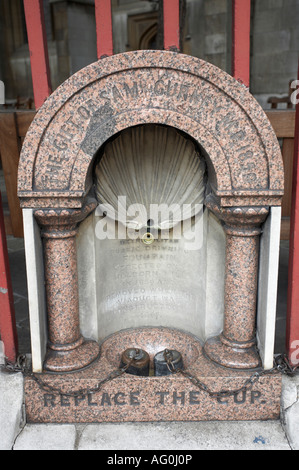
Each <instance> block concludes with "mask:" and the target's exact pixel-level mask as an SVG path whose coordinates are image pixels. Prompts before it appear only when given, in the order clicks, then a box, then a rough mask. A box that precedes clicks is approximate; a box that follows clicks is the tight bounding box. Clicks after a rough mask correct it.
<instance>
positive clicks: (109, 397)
mask: <svg viewBox="0 0 299 470" xmlns="http://www.w3.org/2000/svg"><path fill="white" fill-rule="evenodd" d="M203 396H205V399H206V397H207V395H204V394H203V392H200V391H198V390H195V389H194V390H187V391H186V390H174V391H169V390H161V391H157V392H155V393H153V394H149V396H147V394H146V392H142V391H140V390H132V391H127V392H119V391H117V392H112V393H108V392H101V393H96V394H95V393H94V394H90V393H89V394H88V393H87V394H84V395H78V396H74V397H72V396H69V395H63V394H61V395H55V394H53V393H44V394H43V406H44V407H45V408H56V407H59V406H60V407H63V408H65V407H66V408H67V407H72V408H75V409H76V408H82V407H98V408H101V409H104V408H106V409H107V408H111V407H123V406H129V407H139V406H140V405H142V404H143V402H144V401H146V402H147V403H149V402H148V400H149V399H150V403H152V404H153V405H154V406H161V407H163V408H164V407H193V406H196V405H201V404H202V399H203ZM265 403H266V400H264V399H263V398H262V392H260V391H259V390H250V391H246V390H244V391H242V392H240V393H239V394H237V395H233V396H231V397H226V398H223V397H222V398H216V399H215V404H218V405H222V406H228V405H235V406H242V405H244V406H248V405H254V406H260V404H265Z"/></svg>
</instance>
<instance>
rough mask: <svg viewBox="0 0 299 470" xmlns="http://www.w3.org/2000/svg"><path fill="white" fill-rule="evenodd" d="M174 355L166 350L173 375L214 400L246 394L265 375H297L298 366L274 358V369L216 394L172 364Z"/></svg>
mask: <svg viewBox="0 0 299 470" xmlns="http://www.w3.org/2000/svg"><path fill="white" fill-rule="evenodd" d="M171 356H172V354H171V351H168V350H165V351H164V359H165V361H166V364H167V367H168V369H169V371H170V372H171V373H172V374H174V375H175V374H181V375H183V376H184V377H186V378H187V379H188V380H190V382H191V383H192V384H193V385H195V386H196V387H197V388H199V389H200V390H202V391H204V392H206V393H207V394H208V395H209V396H210V397H212V398H223V397H229V396H233V395H238V394H239V393H241V392H245V391H247V390H249V389H250V388H252V386H253V385H254V384H255V383H256V382H257V381H258V380H259V378H260V377H262V376H264V375H270V374H273V373H275V372H281V373H283V374H286V375H290V376H293V375H294V374H295V371H296V369H297V367H298V366H296V367H291V365H290V363H289V361H288V359H287V357H286V356H285V355H283V354H281V355H279V356H277V357H275V358H274V363H275V365H274V366H273V367H272V369H269V370H261V371H259V372H254V373H253V374H252V375H251V376H250V377H249V378H248V379H247V380H246V381H245V382H244V384H243V385H242V386H241V387H239V388H236V389H233V390H220V391H217V392H214V391H213V390H211V389H210V388H209V387H208V386H207V385H206V384H205V383H203V382H201V381H200V380H199V379H198V378H197V377H195V376H194V375H192V374H191V373H190V372H188V371H187V370H184V369H180V368H175V366H174V364H173V362H172V357H171Z"/></svg>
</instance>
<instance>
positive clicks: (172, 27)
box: [0, 0, 299, 357]
mask: <svg viewBox="0 0 299 470" xmlns="http://www.w3.org/2000/svg"><path fill="white" fill-rule="evenodd" d="M42 5H43V2H42V0H24V7H25V15H26V24H27V31H28V42H29V49H30V58H31V70H32V80H33V89H34V99H35V106H36V109H38V108H39V107H40V106H41V105H42V104H43V102H44V101H45V100H46V99H47V97H48V96H49V95H50V93H51V80H50V68H49V58H48V50H47V42H46V33H45V23H44V13H43V6H42ZM179 11H180V8H179V0H163V16H164V49H166V50H169V49H170V50H171V49H176V50H179V47H180V17H179ZM95 18H96V32H97V56H98V58H99V59H100V58H102V57H105V56H111V55H112V54H113V36H112V14H111V0H95ZM232 75H233V76H234V77H235V78H236V79H237V80H239V81H240V82H242V83H244V85H246V86H247V87H249V84H250V0H233V2H232ZM298 135H299V110H298V106H297V120H296V144H295V157H296V158H295V171H294V190H293V215H292V230H291V232H292V233H291V241H290V281H289V298H288V330H287V344H288V352H289V353H291V350H290V347H291V343H292V341H294V340H296V339H297V338H298V339H299V316H298V314H297V308H298V307H297V306H298V305H299V289H298V293H297V291H296V289H295V285H296V283H297V282H298V281H299V252H298V250H299V248H297V247H299V221H298V217H297V212H298V207H299V191H298V190H297V182H298V181H299V169H298V164H297V161H298V156H299V143H298V142H299V139H298ZM0 215H1V214H0ZM0 219H1V220H3V217H2V216H1V217H0ZM4 238H5V237H4V225H3V224H2V223H1V240H2V245H1V247H0V248H1V253H0V257H1V259H0V263H2V264H1V266H4V268H3V269H4V271H3V274H4V276H6V278H7V276H8V278H9V270H8V267H7V265H6V264H5V261H6V260H7V255H6V250H5V243H4ZM0 287H2V285H1V286H0ZM4 289H5V288H4ZM7 305H9V302H8V303H7ZM12 311H13V308H12V305H10V307H8V306H7V307H5V310H3V314H2V322H1V323H0V329H1V330H0V331H1V335H2V338H4V342H5V346H6V351H12V353H11V354H12V355H11V357H13V351H16V349H17V348H16V344H17V343H16V335H15V328H14V327H13V318H14V317H13V314H12ZM4 317H5V318H4ZM4 330H5V331H6V330H7V332H9V331H10V333H8V334H7V335H6V334H5V331H4ZM9 354H10V353H9Z"/></svg>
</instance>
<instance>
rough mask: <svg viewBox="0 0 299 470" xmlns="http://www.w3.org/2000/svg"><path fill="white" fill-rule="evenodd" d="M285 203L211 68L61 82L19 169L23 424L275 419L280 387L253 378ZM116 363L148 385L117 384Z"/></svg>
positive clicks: (254, 121)
mask: <svg viewBox="0 0 299 470" xmlns="http://www.w3.org/2000/svg"><path fill="white" fill-rule="evenodd" d="M282 196H283V165H282V158H281V154H280V148H279V145H278V142H277V139H276V137H275V134H274V131H273V129H272V128H271V126H270V124H269V122H268V120H267V117H266V116H265V114H264V112H263V110H262V109H261V108H260V106H259V105H258V103H257V102H256V101H255V99H254V98H253V97H252V96H251V95H250V93H249V92H248V90H247V89H246V88H245V87H244V86H243V85H241V84H240V83H238V82H236V81H235V80H234V79H233V78H232V77H230V76H229V75H227V74H226V73H224V72H223V71H221V70H219V69H217V68H216V67H214V66H213V65H211V64H208V63H206V62H204V61H201V60H198V59H195V58H192V57H188V56H184V55H182V54H176V53H173V52H162V51H143V52H132V53H127V54H120V55H116V56H113V57H111V58H106V59H103V60H101V61H99V62H96V63H95V64H92V65H90V66H88V67H86V68H84V69H82V70H81V71H80V72H78V73H77V74H75V75H74V76H72V77H70V79H69V80H67V81H66V82H65V83H64V84H63V85H61V86H60V87H59V88H58V89H57V90H56V91H55V92H54V93H53V94H52V95H51V97H50V98H49V99H48V100H47V101H46V102H45V104H44V105H43V106H42V108H41V109H40V111H39V112H38V113H37V115H36V117H35V120H34V122H33V123H32V125H31V128H30V129H29V131H28V134H27V136H26V140H25V142H24V145H23V149H22V155H21V161H20V169H19V197H20V200H21V205H22V208H23V213H24V226H25V247H26V260H27V270H28V288H29V303H30V322H31V340H32V373H31V374H28V376H27V377H26V379H25V394H26V399H25V401H26V412H27V419H28V421H30V422H102V421H107V422H109V421H110V422H116V421H163V420H172V421H174V420H184V421H189V420H190V421H193V420H215V419H219V420H225V419H227V420H228V419H234V420H235V419H271V418H272V419H274V418H277V417H278V416H279V406H280V405H279V404H280V393H281V378H280V376H279V375H278V374H275V373H271V374H270V373H269V374H266V373H265V372H266V371H267V370H268V369H271V367H272V365H273V345H274V330H275V329H274V324H275V302H273V301H272V303H271V302H270V301H269V298H270V292H271V295H272V296H273V292H274V294H275V290H276V287H277V286H276V284H275V282H277V276H276V281H275V273H276V275H277V265H278V247H279V227H280V205H281V199H282ZM270 271H271V275H270ZM273 273H274V276H273ZM165 350H166V351H174V350H175V351H177V352H179V358H180V362H178V363H179V364H180V369H179V371H174V370H172V372H171V370H170V369H172V365H174V362H175V361H174V358H175V357H176V356H174V355H173V356H167V355H165V353H164V352H165ZM124 351H126V353H127V356H124ZM132 351H133V352H132ZM162 351H163V354H162V355H161V354H160V355H158V353H161V352H162ZM143 352H144V353H143ZM130 354H131V356H130ZM167 354H168V353H167ZM134 355H135V356H134ZM124 357H127V358H128V357H129V358H131V359H130V361H131V363H132V364H133V365H134V364H135V365H136V367H138V363H137V362H134V359H132V357H135V360H136V361H137V359H138V358H139V359H140V361H141V362H142V361H143V360H144V361H145V360H147V361H148V364H147V365H146V366H145V363H144V362H142V367H143V368H144V370H147V373H146V375H145V376H140V375H134V374H133V373H128V371H125V370H121V371H120V364H121V362H122V361H123V358H124ZM166 357H168V358H169V357H172V359H173V363H172V362H171V361H170V362H168V363H167V362H166V363H165V364H164V366H166V369H165V370H166V371H167V375H162V376H159V375H158V374H157V370H158V369H157V367H158V366H157V361H158V359H159V360H161V358H162V359H163V358H164V359H165V358H166ZM132 364H131V365H132ZM182 364H183V366H182ZM122 365H123V364H122ZM159 367H160V366H159ZM161 367H162V366H161ZM167 368H168V369H167ZM159 370H160V369H159ZM161 370H162V369H161ZM256 372H258V373H260V374H259V376H258V378H257V379H256V380H254V383H251V382H250V384H248V381H249V380H250V378H251V377H252V376H253V374H254V373H256ZM192 378H193V379H192ZM106 379H107V380H106ZM191 379H192V380H191ZM245 384H248V385H247V386H245V387H244V385H245ZM223 390H229V391H230V392H233V391H235V392H236V393H227V394H222V395H221V394H218V393H217V392H220V391H223Z"/></svg>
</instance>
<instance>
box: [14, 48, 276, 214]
mask: <svg viewBox="0 0 299 470" xmlns="http://www.w3.org/2000/svg"><path fill="white" fill-rule="evenodd" d="M145 123H160V124H165V125H172V126H173V127H176V128H177V129H180V130H182V131H183V132H185V133H187V134H190V136H192V137H193V138H194V139H195V140H197V141H198V143H199V144H200V145H201V146H202V147H203V148H204V149H205V150H206V153H207V154H208V156H209V157H208V158H209V164H210V167H211V168H212V170H211V173H214V178H212V181H211V183H212V187H213V191H214V193H215V195H216V196H217V197H218V198H219V201H220V204H221V205H224V206H236V205H238V206H240V205H241V206H250V205H252V204H253V205H256V204H258V205H260V204H268V205H272V204H275V205H279V204H280V201H281V197H282V194H283V164H282V158H281V153H280V148H279V145H278V142H277V139H276V137H275V134H274V131H273V129H272V127H271V125H270V123H269V121H268V119H267V117H266V115H265V113H264V112H263V110H262V109H261V108H260V106H259V105H258V103H257V102H256V101H255V99H254V98H253V97H252V96H251V95H250V93H249V92H248V90H247V89H246V88H245V87H244V86H243V85H241V84H240V83H238V82H236V81H235V80H234V79H233V78H232V77H231V76H229V75H228V74H226V73H225V72H223V71H221V70H219V69H218V68H217V67H215V66H213V65H211V64H208V63H206V62H204V61H201V60H199V59H196V58H193V57H189V56H185V55H183V54H176V53H173V52H166V51H137V52H129V53H125V54H119V55H116V56H113V57H111V58H107V59H104V60H101V61H98V62H96V63H94V64H91V65H90V66H88V67H86V68H84V69H82V70H81V71H79V72H78V73H76V74H75V75H74V76H72V77H71V78H70V79H69V80H67V81H66V82H65V83H64V84H63V85H61V86H60V87H59V88H58V89H57V90H56V91H55V92H54V93H53V94H52V95H51V97H50V98H49V99H48V100H47V101H46V103H45V104H44V105H43V106H42V108H41V109H40V110H39V112H38V113H37V116H36V118H35V119H34V121H33V123H32V125H31V127H30V129H29V131H28V133H27V136H26V139H25V142H24V145H23V149H22V154H21V159H20V166H19V185H18V189H19V197H20V199H21V205H22V206H23V207H70V208H71V207H81V206H82V205H83V201H84V198H85V196H86V193H87V191H88V190H89V182H88V180H87V177H88V169H89V168H90V164H91V161H92V158H93V155H94V152H95V150H96V149H97V148H99V147H100V145H102V144H103V143H104V142H105V140H107V139H108V138H110V137H111V136H112V135H114V134H115V133H117V132H119V131H120V130H122V129H124V128H125V127H130V126H133V125H138V124H145Z"/></svg>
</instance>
